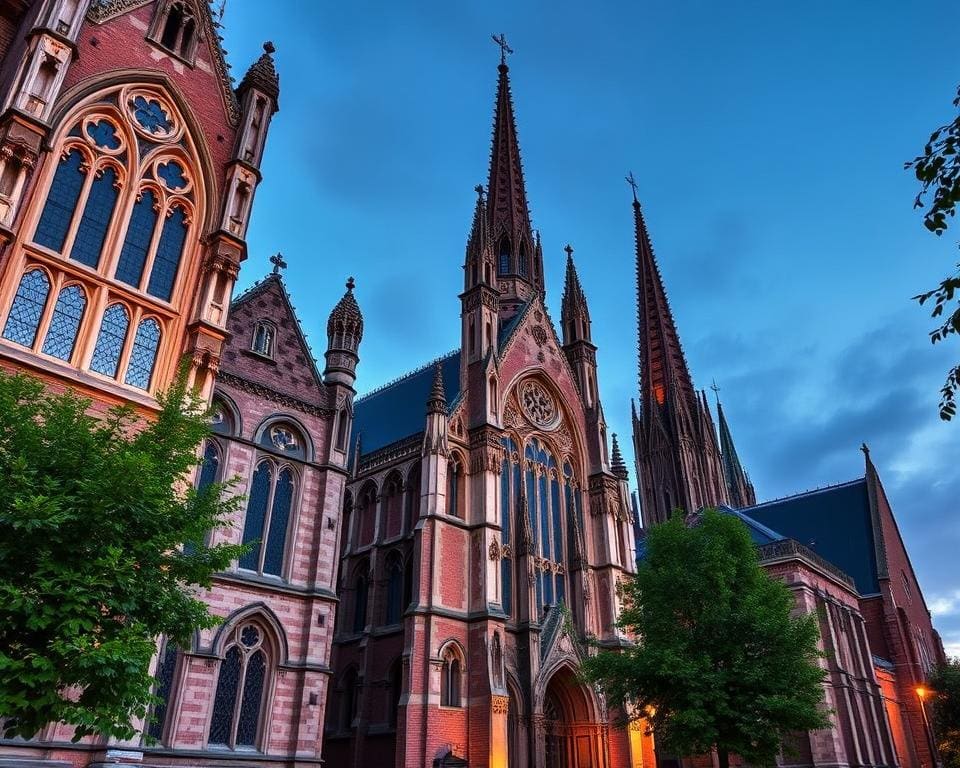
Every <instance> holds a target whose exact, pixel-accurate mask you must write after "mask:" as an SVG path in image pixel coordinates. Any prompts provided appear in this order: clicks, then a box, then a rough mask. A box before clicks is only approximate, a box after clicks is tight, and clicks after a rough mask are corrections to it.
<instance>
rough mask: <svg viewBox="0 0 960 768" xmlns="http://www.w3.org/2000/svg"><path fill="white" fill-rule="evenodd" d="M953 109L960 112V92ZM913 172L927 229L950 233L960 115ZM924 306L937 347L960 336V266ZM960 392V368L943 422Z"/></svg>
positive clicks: (943, 402) (947, 390)
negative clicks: (930, 304) (934, 325)
mask: <svg viewBox="0 0 960 768" xmlns="http://www.w3.org/2000/svg"><path fill="white" fill-rule="evenodd" d="M953 106H954V107H957V108H958V110H960V88H958V89H957V97H956V98H955V99H954V100H953ZM906 167H907V168H910V169H913V172H914V173H915V174H916V177H917V180H918V181H919V182H920V192H919V193H918V194H917V198H916V200H915V201H914V204H913V205H914V208H924V207H925V206H928V205H929V207H927V209H926V211H925V213H924V215H923V223H924V226H925V227H926V228H927V229H929V230H930V231H931V232H933V233H934V234H936V235H942V234H943V233H944V232H946V231H947V226H948V225H949V220H950V219H952V218H953V216H954V215H955V214H956V211H957V203H960V113H958V115H957V117H955V118H954V120H953V122H951V123H947V124H946V125H941V126H940V127H939V128H937V130H935V131H934V132H933V133H932V134H930V140H929V141H928V142H927V144H926V146H924V148H923V154H922V155H919V156H918V157H915V158H914V159H913V160H911V161H910V162H909V163H907V164H906ZM914 298H915V299H917V300H918V301H919V302H920V304H925V303H926V302H928V301H931V300H932V302H933V309H932V310H931V313H930V315H931V317H934V318H937V321H938V322H939V323H941V324H940V326H939V327H937V328H935V329H934V330H932V331H930V340H931V341H932V342H933V343H934V344H936V343H937V342H940V341H944V340H945V339H947V338H948V337H949V336H950V335H951V334H956V333H960V301H957V299H958V298H960V264H958V265H957V271H955V272H954V273H953V274H952V275H950V276H949V277H947V278H945V279H944V280H942V281H941V282H940V284H939V285H938V286H937V287H936V288H934V289H933V290H931V291H926V292H925V293H921V294H920V295H919V296H914ZM958 389H960V365H956V366H954V367H953V368H952V369H951V370H950V372H949V373H948V374H947V378H946V381H945V382H944V384H943V387H942V388H941V390H940V418H941V419H943V420H944V421H950V419H952V418H953V417H954V416H955V415H956V413H957V402H956V394H957V391H958Z"/></svg>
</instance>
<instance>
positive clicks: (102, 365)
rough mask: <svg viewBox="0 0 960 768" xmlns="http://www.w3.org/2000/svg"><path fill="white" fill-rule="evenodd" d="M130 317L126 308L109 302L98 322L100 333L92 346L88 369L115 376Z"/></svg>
mask: <svg viewBox="0 0 960 768" xmlns="http://www.w3.org/2000/svg"><path fill="white" fill-rule="evenodd" d="M129 325H130V317H129V316H128V315H127V310H126V309H124V307H123V306H122V305H120V304H111V305H110V306H109V307H107V309H106V311H104V313H103V320H102V321H101V322H100V333H99V334H98V335H97V344H96V346H95V347H94V348H93V359H92V360H91V361H90V370H91V371H96V372H97V373H102V374H103V375H104V376H111V377H116V375H117V366H119V365H120V353H121V352H122V351H123V342H124V339H126V337H127V327H128V326H129Z"/></svg>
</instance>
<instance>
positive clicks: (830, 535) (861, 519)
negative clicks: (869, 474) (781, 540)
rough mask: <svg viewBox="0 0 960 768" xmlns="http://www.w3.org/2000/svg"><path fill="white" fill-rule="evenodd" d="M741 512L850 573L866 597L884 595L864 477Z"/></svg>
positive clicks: (748, 508) (758, 505)
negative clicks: (881, 587)
mask: <svg viewBox="0 0 960 768" xmlns="http://www.w3.org/2000/svg"><path fill="white" fill-rule="evenodd" d="M742 512H743V513H744V514H746V515H747V516H749V517H751V518H752V519H754V520H756V521H757V522H759V523H762V524H763V525H767V526H770V527H771V528H774V529H776V530H777V531H779V532H781V533H783V534H784V535H785V536H787V537H789V538H791V539H794V540H795V541H797V542H799V543H800V544H803V545H804V546H805V547H807V548H808V549H811V550H813V551H814V552H816V553H817V554H818V555H820V556H821V557H823V558H825V559H827V560H829V561H830V562H831V563H833V564H834V565H835V566H837V567H838V568H839V569H840V570H842V571H844V572H845V573H848V574H850V576H851V577H852V578H853V580H854V582H855V583H856V585H857V591H858V592H859V593H860V594H861V595H873V594H876V593H877V592H879V591H880V585H879V582H878V581H877V561H876V549H875V540H874V530H873V522H872V516H871V511H870V498H869V496H868V495H867V481H866V480H865V479H863V478H860V479H858V480H853V481H851V482H849V483H842V484H841V485H834V486H831V487H829V488H822V489H819V490H816V491H808V492H807V493H801V494H798V495H796V496H789V497H787V498H785V499H777V500H775V501H768V502H766V503H764V504H757V505H756V506H754V507H747V508H746V509H744V510H742Z"/></svg>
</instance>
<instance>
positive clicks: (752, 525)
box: [636, 504, 787, 560]
mask: <svg viewBox="0 0 960 768" xmlns="http://www.w3.org/2000/svg"><path fill="white" fill-rule="evenodd" d="M717 511H719V512H722V513H723V514H725V515H733V517H737V518H739V519H740V520H741V521H742V522H743V523H744V524H745V525H746V526H747V530H748V531H749V532H750V538H751V539H753V543H754V544H756V545H757V546H758V547H762V546H764V545H765V544H772V543H773V542H775V541H783V540H784V539H786V538H787V537H786V536H783V535H781V534H779V533H777V532H776V531H774V530H773V529H771V528H768V527H767V526H765V525H763V523H758V522H757V521H756V520H754V519H753V518H752V517H749V516H748V515H745V514H744V513H743V511H742V510H738V509H731V508H730V507H726V506H724V505H722V504H721V505H720V506H719V507H717ZM636 555H637V560H643V559H644V558H645V557H646V556H647V540H646V539H645V538H638V539H637V542H636Z"/></svg>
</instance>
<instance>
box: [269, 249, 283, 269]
mask: <svg viewBox="0 0 960 768" xmlns="http://www.w3.org/2000/svg"><path fill="white" fill-rule="evenodd" d="M270 263H271V264H273V274H275V275H279V274H280V270H281V269H286V268H287V262H286V261H284V260H283V254H282V253H280V251H277V252H276V253H275V254H273V256H271V257H270Z"/></svg>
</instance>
